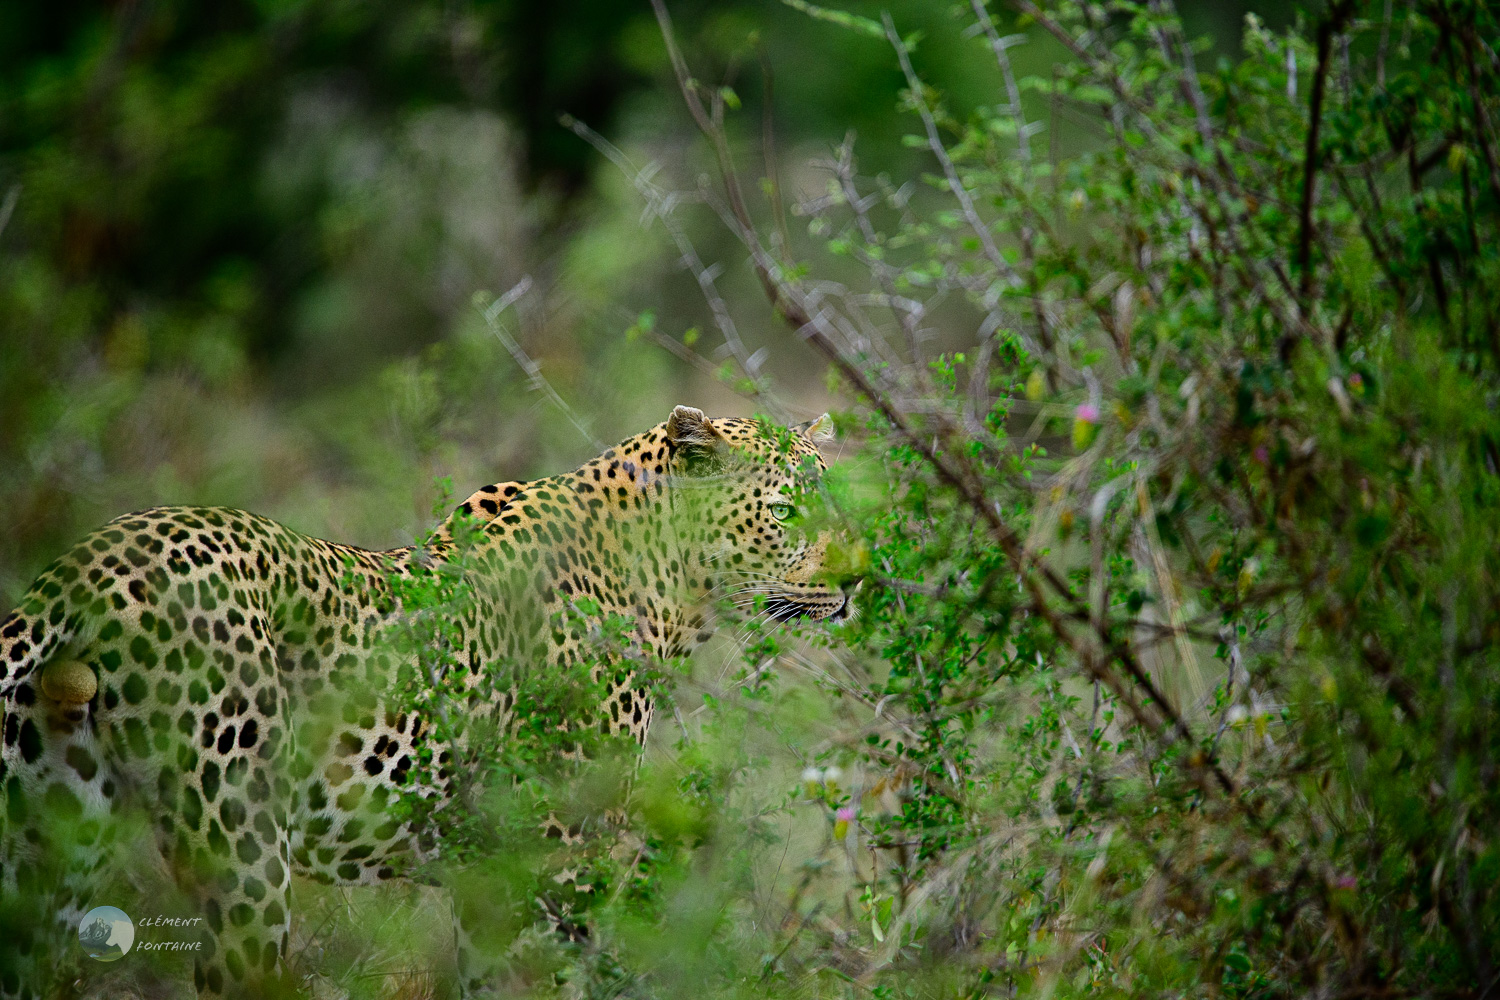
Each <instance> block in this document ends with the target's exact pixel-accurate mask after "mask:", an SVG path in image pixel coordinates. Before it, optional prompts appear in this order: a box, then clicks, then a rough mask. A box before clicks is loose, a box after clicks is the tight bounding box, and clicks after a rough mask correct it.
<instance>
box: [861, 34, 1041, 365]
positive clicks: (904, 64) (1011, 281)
mask: <svg viewBox="0 0 1500 1000" xmlns="http://www.w3.org/2000/svg"><path fill="white" fill-rule="evenodd" d="M880 17H881V21H882V22H883V23H884V24H885V36H886V39H887V40H888V41H889V42H890V43H891V48H893V49H895V50H896V60H897V62H899V63H900V64H901V73H902V75H904V76H905V77H906V86H907V88H908V89H909V90H910V91H911V99H912V105H913V106H914V107H915V108H916V110H917V114H918V116H919V117H920V118H921V119H922V128H923V129H924V130H925V131H926V133H927V145H928V148H929V149H931V150H932V155H933V156H934V157H936V158H937V161H938V165H939V166H941V167H942V168H943V178H944V179H945V180H946V181H947V183H948V190H949V191H951V192H952V193H953V198H954V200H955V201H957V202H958V205H959V208H960V209H961V210H962V211H963V215H964V221H966V222H967V223H968V224H969V228H970V229H972V230H973V231H974V235H975V236H977V237H979V246H980V248H981V249H982V250H983V251H984V256H985V259H986V260H988V261H989V262H990V265H991V266H992V267H994V269H995V271H996V273H997V274H999V275H1001V276H1002V277H1004V279H1005V282H1006V284H1008V285H1010V287H1011V288H1015V289H1023V288H1025V289H1026V290H1027V292H1028V294H1029V295H1030V298H1031V301H1032V312H1034V313H1035V314H1036V325H1037V337H1038V340H1039V342H1040V347H1041V350H1039V351H1037V350H1033V351H1032V353H1033V354H1042V355H1043V357H1046V358H1048V359H1049V360H1054V361H1055V360H1056V359H1055V358H1052V355H1053V353H1054V350H1053V337H1052V330H1051V329H1050V328H1049V326H1048V324H1047V312H1046V309H1045V308H1044V307H1043V305H1042V300H1041V295H1040V294H1038V291H1037V289H1036V288H1035V287H1031V288H1026V286H1027V284H1028V283H1027V282H1026V281H1025V280H1024V279H1023V278H1022V277H1021V276H1020V275H1019V274H1017V273H1016V269H1015V268H1014V267H1012V266H1011V264H1010V262H1009V261H1007V260H1006V259H1005V257H1004V256H1003V255H1002V254H1001V253H1000V248H999V246H997V245H996V244H995V237H994V234H993V233H991V232H990V227H989V226H988V225H987V224H986V223H985V221H984V220H983V219H982V218H980V216H979V211H978V209H976V208H975V207H974V199H973V197H972V196H971V195H970V194H969V189H968V188H966V187H964V183H963V180H962V179H960V178H959V176H958V169H957V168H956V167H954V165H953V159H952V157H950V156H949V155H948V148H947V147H946V146H944V145H943V137H942V136H941V135H940V134H939V133H938V127H937V120H936V119H935V118H934V117H933V115H932V109H931V108H929V107H928V106H927V98H926V97H925V96H924V95H923V93H922V81H921V80H920V79H918V77H917V73H916V70H914V69H912V65H911V58H910V56H909V54H908V52H907V48H906V43H905V42H904V41H902V40H901V36H900V35H898V34H897V33H896V25H895V22H893V21H892V20H891V15H890V14H887V13H882V14H881V15H880ZM1048 375H1049V378H1050V376H1051V366H1050V365H1048Z"/></svg>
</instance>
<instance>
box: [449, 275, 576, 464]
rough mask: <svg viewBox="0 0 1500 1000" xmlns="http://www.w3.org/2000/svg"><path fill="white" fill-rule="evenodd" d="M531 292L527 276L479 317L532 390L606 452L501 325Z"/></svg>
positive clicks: (529, 278) (540, 367)
mask: <svg viewBox="0 0 1500 1000" xmlns="http://www.w3.org/2000/svg"><path fill="white" fill-rule="evenodd" d="M530 290H531V276H530V275H526V276H525V277H523V278H522V279H521V280H520V281H518V282H516V284H515V287H513V288H511V290H510V291H508V292H506V293H505V294H504V295H502V296H500V297H499V298H498V299H496V300H495V301H494V302H492V303H490V304H489V306H487V307H485V308H482V309H479V315H480V316H482V317H484V323H485V326H487V327H489V330H490V332H491V333H493V334H494V335H495V339H497V340H499V341H500V343H502V344H504V345H505V349H506V350H507V351H509V352H510V356H511V357H512V358H514V359H515V362H516V364H517V365H519V366H520V368H521V370H522V371H523V372H525V373H526V378H527V379H528V380H529V381H530V382H531V388H532V389H534V390H536V391H537V392H540V393H541V394H542V395H543V396H545V397H547V399H548V400H550V401H551V403H552V405H553V406H555V407H557V408H558V409H559V410H561V411H562V413H563V415H564V416H565V417H567V418H568V422H569V423H571V424H572V425H573V426H574V427H575V428H577V429H578V433H579V434H581V435H583V439H584V440H585V441H587V442H588V443H589V444H590V445H591V446H592V447H593V448H594V449H595V450H597V451H603V450H604V449H605V447H606V446H605V444H604V442H603V441H600V440H599V439H598V438H596V437H595V436H594V432H593V431H591V430H589V427H588V424H587V423H585V422H584V420H583V418H582V417H580V416H579V415H578V414H577V413H576V412H575V411H574V410H573V408H572V407H571V406H569V405H568V404H567V402H565V401H564V400H563V398H562V396H560V395H558V393H557V390H556V389H554V388H552V383H551V382H548V381H547V377H546V376H545V375H543V374H542V366H541V365H539V364H537V363H536V362H535V361H533V360H532V359H531V356H530V355H528V354H527V353H526V351H525V350H524V349H522V347H521V345H520V344H519V343H518V342H517V341H516V338H515V337H513V336H511V334H510V331H509V330H508V329H506V327H505V324H504V323H502V322H501V321H500V316H501V314H503V313H504V312H505V310H506V309H508V308H509V307H510V306H512V305H514V304H516V303H517V302H519V301H520V300H521V297H522V296H524V295H525V294H526V293H527V292H528V291H530Z"/></svg>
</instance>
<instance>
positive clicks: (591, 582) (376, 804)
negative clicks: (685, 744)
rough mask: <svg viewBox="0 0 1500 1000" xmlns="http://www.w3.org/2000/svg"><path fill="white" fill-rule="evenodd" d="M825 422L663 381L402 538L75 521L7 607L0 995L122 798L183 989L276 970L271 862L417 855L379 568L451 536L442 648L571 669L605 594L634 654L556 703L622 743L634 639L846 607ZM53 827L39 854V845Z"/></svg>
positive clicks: (258, 978)
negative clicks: (565, 467) (747, 413)
mask: <svg viewBox="0 0 1500 1000" xmlns="http://www.w3.org/2000/svg"><path fill="white" fill-rule="evenodd" d="M831 439H832V425H831V421H830V420H829V418H828V416H827V415H826V414H824V415H823V416H822V417H819V418H818V419H817V420H814V421H809V422H806V423H802V424H796V425H794V426H790V427H786V426H781V425H776V424H773V423H770V422H768V421H765V420H762V419H750V418H740V417H720V418H709V417H708V416H706V415H705V414H704V412H703V411H702V410H701V409H698V408H695V407H691V406H682V405H680V406H677V407H675V408H673V410H672V411H671V413H670V415H669V416H668V418H667V419H666V420H665V421H663V422H662V423H660V424H657V425H656V426H654V427H652V428H650V429H648V430H646V431H644V432H643V433H640V434H637V435H635V436H633V437H629V438H626V439H625V440H623V441H621V442H620V443H619V444H618V445H616V446H614V447H612V448H608V449H607V450H605V451H604V452H603V454H600V455H598V456H597V457H595V458H593V459H592V460H590V461H587V462H585V463H584V464H583V465H581V466H580V467H578V468H577V469H575V470H574V471H572V472H568V473H564V474H560V475H554V476H550V477H546V478H542V479H536V480H532V481H508V482H499V483H494V484H491V485H488V486H485V487H483V488H481V489H479V490H477V491H475V492H474V493H473V494H472V495H471V496H469V497H468V498H467V499H466V500H465V501H464V502H463V503H462V504H459V505H458V506H457V507H456V508H455V509H454V510H453V512H452V514H451V516H450V517H449V518H448V519H447V520H446V521H444V522H443V523H442V524H441V525H440V526H439V527H438V529H436V530H435V531H434V532H433V533H432V534H431V535H430V536H429V537H428V538H427V539H426V540H425V541H424V542H423V543H422V544H418V545H412V546H407V547H403V548H397V549H392V550H388V551H373V550H367V549H363V548H359V547H356V546H352V545H346V544H341V543H338V542H332V541H326V540H322V539H318V538H314V537H311V536H309V535H305V534H302V533H299V532H297V531H294V530H293V529H291V528H289V527H286V526H284V525H282V524H280V523H278V522H276V521H274V520H271V519H269V518H266V517H262V516H259V515H256V514H252V513H248V512H245V511H242V510H238V509H234V508H228V507H200V506H162V507H154V508H150V509H147V510H143V511H139V512H136V513H131V514H127V515H124V516H122V517H119V518H117V519H115V520H113V521H110V522H109V523H107V524H105V525H104V526H103V527H101V528H99V529H97V530H96V531H94V532H93V533H92V534H90V535H88V536H87V537H86V538H84V539H83V540H82V541H81V542H79V543H78V544H77V545H76V546H75V547H73V548H72V549H71V550H70V551H69V552H67V553H66V554H64V555H63V556H61V557H60V558H58V559H57V560H56V561H54V562H53V563H51V564H50V565H49V566H47V567H46V568H45V569H44V570H43V571H42V572H41V574H40V576H38V577H37V579H36V581H35V582H34V583H33V584H32V586H31V587H30V589H29V590H28V591H26V593H25V594H24V596H23V598H22V600H21V603H20V606H19V607H18V608H16V610H15V611H13V612H12V613H11V614H10V615H9V616H8V617H6V618H5V619H4V620H3V621H0V708H3V713H4V721H3V726H0V733H3V756H0V790H3V793H4V794H3V798H4V800H5V809H4V810H3V813H4V815H3V817H0V822H3V828H0V890H3V892H4V893H5V894H6V895H7V897H9V898H11V899H17V898H26V899H30V900H35V901H38V903H37V906H38V911H37V912H38V913H40V914H41V917H40V918H39V919H38V921H37V922H36V923H35V924H28V925H26V926H20V927H15V926H13V927H10V928H0V939H4V940H3V941H0V995H4V996H40V995H43V985H42V984H44V983H45V981H46V978H47V975H48V970H49V969H50V968H51V967H53V966H63V965H66V964H67V963H66V961H64V959H66V957H67V955H68V953H67V952H66V951H61V950H59V949H63V948H65V947H66V942H65V940H64V938H65V935H66V931H67V930H68V929H70V928H76V927H77V925H78V920H79V919H80V917H81V916H82V915H83V914H84V913H86V912H87V911H88V910H89V909H90V907H91V906H93V905H97V904H98V903H99V902H108V900H100V899H99V897H98V892H99V888H98V887H99V885H101V884H102V883H101V882H100V879H99V878H98V877H97V876H98V875H99V872H100V871H101V870H102V869H103V867H104V866H106V865H107V864H108V863H109V856H110V855H111V853H112V851H114V850H116V849H117V848H116V847H115V846H112V845H115V844H118V843H119V841H117V840H112V837H114V836H116V835H115V834H113V833H112V832H111V823H112V821H114V820H116V819H117V818H118V817H121V816H122V815H124V814H126V813H127V812H128V811H130V810H134V812H133V813H132V815H136V816H146V817H149V823H150V830H149V833H148V834H146V835H145V836H146V839H147V841H148V842H150V843H152V844H153V845H154V849H155V851H156V852H157V856H156V857H155V858H154V859H153V862H152V863H153V864H154V865H156V867H157V869H158V870H160V871H163V872H165V873H167V877H168V878H170V879H171V880H172V882H173V884H175V886H176V887H177V889H178V890H179V891H180V892H181V893H182V894H183V898H185V899H187V900H188V901H189V902H190V903H191V905H192V906H194V907H196V912H197V913H199V914H201V917H202V921H201V924H202V928H203V930H202V935H201V942H200V944H199V945H197V946H195V948H196V950H194V951H193V952H192V955H191V958H192V981H193V988H194V989H196V991H197V993H198V995H200V996H222V995H227V996H261V995H268V994H269V993H270V992H274V991H275V989H279V988H281V987H279V986H278V985H277V984H281V985H282V986H284V985H285V982H286V975H287V968H288V966H287V962H288V942H289V939H290V933H291V921H292V902H291V887H292V878H293V876H302V877H306V878H311V879H314V880H317V881H320V882H324V883H329V884H335V885H342V886H349V885H378V884H382V883H386V882H390V881H392V880H397V881H399V880H402V879H407V878H410V877H411V876H410V873H411V872H413V871H414V870H418V869H419V867H420V864H421V862H422V860H423V859H424V858H426V857H429V856H430V855H431V852H432V851H433V850H434V845H433V843H432V840H431V836H430V831H427V832H424V831H423V830H419V829H417V826H416V822H415V820H413V819H411V818H410V817H409V816H403V815H401V814H397V813H396V811H395V810H393V809H392V803H393V802H395V801H396V800H397V799H398V798H399V797H400V795H401V794H402V793H403V792H409V791H410V789H411V786H412V785H413V784H414V783H416V782H419V781H423V782H428V784H427V785H425V786H424V791H423V794H430V795H433V796H437V797H438V798H439V799H441V796H443V795H444V794H448V793H450V792H451V783H450V784H449V785H444V784H443V783H442V782H441V781H436V782H432V781H429V779H428V778H426V777H424V776H423V774H422V767H421V766H420V763H419V762H420V761H422V760H424V759H432V757H431V755H432V752H433V747H432V746H431V745H430V744H429V741H430V740H431V734H432V731H433V728H434V721H435V720H434V719H433V718H432V716H431V712H430V711H429V712H428V713H427V715H425V716H424V714H423V712H422V711H420V710H415V709H412V708H410V703H409V701H407V700H402V699H398V698H395V697H394V696H393V695H392V694H391V693H390V692H389V691H383V690H382V689H381V688H380V687H379V685H370V684H369V683H367V682H368V679H369V677H370V676H372V674H371V671H372V670H377V669H378V670H385V671H387V672H389V671H390V670H392V669H396V670H399V669H400V667H401V665H402V663H401V662H400V661H401V657H402V655H407V656H411V655H412V654H410V652H408V653H407V654H400V653H399V652H394V651H393V648H392V647H391V646H390V644H389V643H388V642H383V641H382V636H383V635H384V634H386V632H385V630H387V629H388V627H389V625H390V623H391V622H392V621H393V620H396V619H399V617H400V615H401V614H402V608H401V607H400V601H399V599H398V598H397V597H396V596H393V595H394V594H395V591H396V588H397V583H398V582H399V581H401V580H403V579H410V578H412V577H413V576H415V575H420V574H424V573H426V574H431V573H435V572H439V571H441V570H442V568H443V567H445V566H448V565H452V564H456V563H457V562H458V559H459V552H460V550H461V551H462V557H463V563H462V565H463V566H464V567H465V568H464V572H465V574H466V576H465V579H466V580H470V581H472V583H471V599H470V601H469V602H468V604H467V605H466V607H465V609H464V610H463V611H462V613H460V614H457V615H455V617H454V620H453V621H451V622H449V623H447V624H448V625H449V626H450V629H449V633H448V635H449V638H448V639H447V640H446V641H447V643H448V646H447V651H448V654H449V655H448V660H449V662H451V663H454V664H456V665H457V666H456V668H455V669H458V670H460V672H461V673H462V672H463V671H464V670H467V672H468V674H469V675H471V676H472V677H474V678H478V677H481V676H485V675H486V671H487V670H488V668H489V667H490V666H491V665H493V664H496V663H501V662H505V663H511V664H514V663H523V664H529V665H531V666H532V667H534V668H535V669H541V670H561V669H564V668H568V667H572V666H576V665H577V664H579V663H585V662H587V658H588V657H589V656H591V655H594V654H593V653H591V650H590V648H589V635H590V634H591V628H590V626H591V623H592V624H593V625H597V624H598V623H600V622H602V621H605V620H607V619H610V618H611V617H612V616H613V618H614V620H617V621H618V620H624V621H625V622H626V623H627V624H628V636H627V638H628V640H629V643H630V648H631V651H632V653H631V656H629V657H626V658H622V659H621V660H620V661H619V663H618V664H616V665H615V667H618V669H614V667H611V666H609V665H606V667H607V669H605V671H604V676H603V677H602V678H601V683H600V685H599V686H598V687H597V688H596V689H595V690H596V692H602V694H600V697H602V701H599V702H598V703H597V704H593V705H591V706H590V707H588V709H587V710H586V711H584V712H583V713H582V718H581V719H579V720H573V724H575V725H579V726H587V727H594V728H596V729H597V730H598V731H599V732H601V733H603V734H605V735H609V736H612V737H622V738H623V739H624V740H626V741H628V742H629V744H630V745H633V746H635V747H642V746H644V744H645V741H646V738H647V734H648V732H649V730H650V728H651V725H652V718H653V712H654V707H655V706H654V698H653V696H652V694H651V690H650V688H649V686H643V685H642V684H641V683H639V682H638V680H639V678H637V677H636V676H635V674H636V670H637V669H638V666H639V664H641V663H644V662H653V661H667V660H672V659H674V658H680V657H684V656H686V655H687V654H689V653H690V652H691V651H692V650H693V649H695V648H696V647H698V646H700V645H701V644H703V643H704V642H706V641H708V640H709V638H710V637H711V636H712V635H713V633H714V625H715V613H716V612H715V608H716V607H722V606H723V604H722V602H723V600H726V599H727V600H728V601H729V602H730V603H731V604H739V605H742V606H746V607H749V606H752V605H753V607H754V608H755V609H756V613H757V614H758V615H762V616H764V617H765V619H767V620H768V621H772V622H789V621H792V620H794V619H804V620H807V621H824V620H827V621H830V622H838V621H840V620H842V619H844V618H845V617H847V616H849V615H850V614H851V613H852V600H853V591H852V589H851V587H850V585H849V582H848V581H840V580H838V579H834V578H831V577H829V576H828V575H827V574H826V573H825V572H824V563H825V560H826V554H827V548H828V544H829V538H828V533H827V531H825V530H821V529H819V530H801V529H799V528H798V524H799V522H800V521H801V518H799V517H797V516H796V515H797V504H798V502H799V500H798V498H799V496H802V495H805V491H806V490H808V489H809V488H810V484H815V483H816V481H817V480H818V478H819V477H820V476H822V475H823V473H824V472H825V471H826V469H827V461H826V459H825V458H824V456H823V455H822V453H821V451H820V449H819V445H820V444H825V443H826V442H828V441H829V440H831ZM595 631H597V630H595ZM393 661H394V662H393ZM595 670H596V676H597V671H598V668H597V667H596V668H595ZM611 670H613V671H614V672H613V673H611ZM436 682H437V678H433V683H436ZM419 683H422V682H421V681H419ZM486 697H487V698H488V699H489V704H488V705H487V706H486V707H487V708H488V709H489V710H490V711H492V713H493V714H494V716H495V717H496V718H499V719H502V720H508V721H507V722H506V724H511V723H513V722H514V721H515V720H516V719H517V718H521V717H524V715H525V713H526V712H527V711H528V707H529V706H528V705H527V704H526V703H525V702H524V701H523V700H517V698H516V694H515V691H514V690H513V689H511V688H508V687H506V686H505V685H499V686H494V687H493V689H492V690H488V694H487V695H486ZM424 750H425V751H426V756H424ZM449 752H450V751H449V750H447V749H444V750H443V751H442V752H441V754H440V755H439V756H438V758H437V759H438V761H439V764H442V763H445V762H447V755H448V753H449ZM440 804H441V803H440ZM547 823H548V829H547V836H549V837H555V838H559V839H562V838H567V837H572V836H576V835H578V833H579V831H578V830H577V829H576V828H566V827H565V826H564V824H562V822H561V821H559V820H557V819H556V818H555V817H551V818H549V819H548V820H547ZM59 831H62V832H61V833H59ZM60 836H66V837H68V838H70V845H69V854H68V858H69V859H70V860H69V861H68V862H67V864H66V865H64V866H62V869H61V871H60V872H58V871H56V866H54V867H52V868H49V867H48V865H46V864H44V863H43V861H44V860H45V858H44V855H45V854H46V852H47V851H48V850H49V849H53V848H55V846H56V841H57V840H58V838H59V837H60ZM143 863H144V862H143ZM49 873H51V874H49ZM49 914H50V920H51V922H50V923H49V922H48V915H49ZM23 923H24V922H23ZM49 934H50V935H52V936H51V937H50V938H49V936H48V935H49ZM60 941H62V942H63V943H59V942H60ZM7 951H8V952H9V954H6V952H7ZM182 975H183V977H184V978H186V968H185V965H184V969H183V971H182ZM466 982H467V983H470V984H471V985H477V984H478V983H479V980H478V979H475V980H472V981H470V980H466Z"/></svg>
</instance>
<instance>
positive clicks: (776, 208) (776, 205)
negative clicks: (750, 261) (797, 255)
mask: <svg viewBox="0 0 1500 1000" xmlns="http://www.w3.org/2000/svg"><path fill="white" fill-rule="evenodd" d="M755 52H756V54H757V55H758V56H759V57H760V78H761V81H762V87H761V104H762V105H763V107H762V108H761V128H760V132H761V151H762V153H763V154H764V156H765V158H766V181H767V183H769V184H770V186H771V190H770V191H769V192H768V193H767V198H768V200H769V201H770V202H771V215H772V217H773V218H774V219H775V220H776V232H777V234H778V235H779V236H780V237H781V252H782V254H783V255H786V254H790V253H791V252H792V235H791V233H790V232H789V231H788V229H787V225H786V206H785V205H783V204H782V201H781V164H780V162H779V161H778V159H777V156H776V128H775V119H776V114H775V100H774V98H775V96H776V88H775V77H774V76H773V75H772V73H771V57H770V56H769V55H768V54H767V53H766V50H765V46H763V45H757V46H756V47H755Z"/></svg>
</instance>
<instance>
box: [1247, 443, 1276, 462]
mask: <svg viewBox="0 0 1500 1000" xmlns="http://www.w3.org/2000/svg"><path fill="white" fill-rule="evenodd" d="M1250 454H1251V457H1253V458H1254V459H1255V460H1256V461H1257V462H1259V463H1260V464H1261V465H1270V464H1271V453H1270V452H1268V451H1266V446H1265V445H1263V444H1258V445H1256V446H1255V450H1254V451H1253V452H1251V453H1250Z"/></svg>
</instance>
